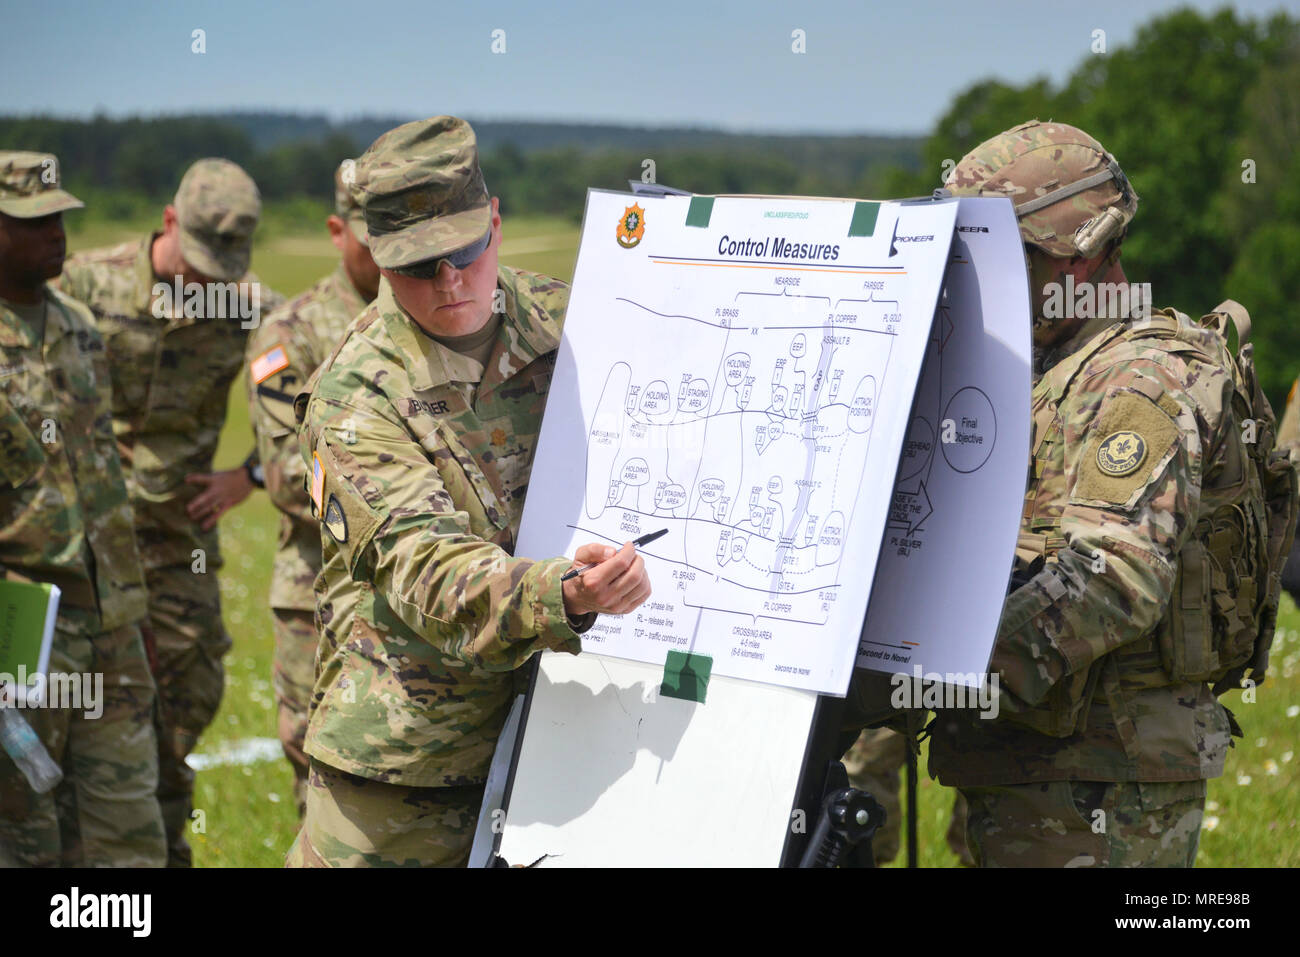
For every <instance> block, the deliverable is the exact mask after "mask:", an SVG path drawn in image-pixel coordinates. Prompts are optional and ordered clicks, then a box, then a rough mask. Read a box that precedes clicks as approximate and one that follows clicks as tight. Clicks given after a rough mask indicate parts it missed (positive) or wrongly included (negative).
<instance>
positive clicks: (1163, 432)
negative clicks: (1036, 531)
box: [1070, 390, 1179, 509]
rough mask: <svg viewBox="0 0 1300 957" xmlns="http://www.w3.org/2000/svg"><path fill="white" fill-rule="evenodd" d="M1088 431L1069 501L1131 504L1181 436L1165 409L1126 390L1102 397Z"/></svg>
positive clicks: (1160, 471)
mask: <svg viewBox="0 0 1300 957" xmlns="http://www.w3.org/2000/svg"><path fill="white" fill-rule="evenodd" d="M1091 431H1092V435H1091V437H1090V438H1089V440H1088V442H1087V443H1086V445H1085V446H1084V448H1083V449H1082V450H1081V451H1082V454H1081V455H1080V457H1079V459H1078V470H1077V473H1076V475H1075V481H1074V487H1073V488H1072V489H1071V491H1070V501H1071V502H1074V503H1082V504H1088V505H1104V506H1118V507H1120V508H1123V509H1130V508H1133V507H1135V506H1136V505H1137V503H1138V502H1139V501H1140V500H1141V498H1142V496H1143V495H1144V494H1145V490H1146V489H1147V488H1148V487H1149V486H1150V485H1151V483H1152V482H1154V481H1156V480H1157V479H1158V478H1159V477H1160V475H1162V474H1163V473H1164V470H1165V466H1166V465H1168V463H1169V461H1170V460H1171V458H1172V450H1173V448H1174V446H1175V444H1176V443H1177V442H1178V435H1179V432H1178V426H1177V424H1176V423H1175V422H1174V420H1173V419H1172V418H1170V417H1169V415H1168V414H1167V413H1166V412H1165V410H1164V409H1162V408H1161V407H1160V406H1159V405H1157V404H1156V403H1155V402H1152V401H1151V400H1150V399H1148V398H1147V397H1146V396H1145V395H1141V394H1139V393H1137V392H1132V391H1128V390H1119V391H1118V392H1115V393H1112V394H1111V395H1109V396H1107V397H1106V399H1105V401H1104V403H1103V406H1102V409H1101V411H1100V413H1099V415H1098V417H1097V420H1096V423H1095V426H1094V428H1093V429H1092V430H1091Z"/></svg>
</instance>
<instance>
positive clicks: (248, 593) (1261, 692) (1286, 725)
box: [69, 211, 1300, 867]
mask: <svg viewBox="0 0 1300 957" xmlns="http://www.w3.org/2000/svg"><path fill="white" fill-rule="evenodd" d="M77 215H78V214H75V213H74V214H71V215H70V217H69V220H70V233H69V245H70V247H71V248H72V249H73V250H77V249H86V248H91V247H94V246H98V245H106V244H109V243H114V242H120V241H123V240H125V239H130V238H133V237H135V236H140V235H143V234H144V233H145V232H146V231H148V230H149V229H150V228H151V225H152V224H150V223H147V222H139V223H132V224H121V223H117V224H107V223H102V222H95V223H87V224H84V225H81V226H80V228H78V226H79V224H78V223H77V222H76V220H75V217H76V216H77ZM321 218H322V220H323V218H324V212H323V211H322V214H321ZM577 239H578V230H577V228H576V227H574V226H573V225H572V224H570V223H567V222H564V221H561V220H529V221H519V220H511V221H508V222H507V223H506V224H505V245H504V248H503V251H502V259H503V261H505V262H506V263H508V264H510V265H513V266H518V267H520V268H524V269H531V270H535V271H537V272H543V273H548V274H550V275H554V276H559V277H561V278H563V279H569V278H571V277H572V272H573V261H574V256H575V252H576V247H577ZM336 261H337V260H336V257H335V254H334V249H333V247H332V246H331V245H330V243H329V240H328V238H327V236H326V234H325V231H324V226H323V225H322V227H321V231H320V233H319V234H318V235H314V234H306V235H301V234H295V233H291V232H290V233H285V232H272V233H271V234H270V235H269V236H267V238H266V240H265V241H264V242H262V243H260V244H259V246H258V247H257V249H256V251H255V254H254V260H253V268H254V270H255V271H256V272H257V273H258V274H259V275H260V276H261V278H262V279H263V281H264V282H266V283H268V284H269V285H270V286H271V287H272V288H274V289H276V290H278V291H279V292H282V293H284V294H286V295H294V294H296V293H298V292H300V291H302V290H303V289H305V288H306V287H307V286H309V285H311V284H312V283H313V282H315V280H316V279H318V278H319V277H320V276H322V275H324V274H326V273H327V272H329V271H330V270H332V269H333V268H334V266H335V263H336ZM251 445H252V435H251V433H250V431H249V426H248V408H247V405H246V403H245V401H244V387H243V383H242V382H237V383H236V384H235V386H234V387H233V388H232V389H231V393H230V403H229V412H228V416H227V420H226V426H225V430H224V432H223V433H222V437H221V444H220V447H219V449H218V452H217V467H218V468H230V467H233V466H234V465H237V464H238V463H239V462H240V461H242V460H243V458H244V456H245V455H246V454H247V452H248V450H249V448H250V447H251ZM277 529H278V519H277V515H276V512H275V510H274V508H272V506H271V504H270V502H269V501H268V500H267V498H266V496H265V494H263V493H260V492H258V493H254V495H253V496H251V497H250V498H249V499H248V501H247V502H245V503H244V504H243V505H242V506H240V507H239V508H238V509H235V510H234V511H232V512H230V513H228V514H227V515H226V516H225V517H224V518H223V519H222V522H221V544H222V552H223V554H224V557H225V567H224V568H223V569H222V570H221V573H220V577H221V591H222V603H223V614H224V617H225V623H226V628H227V630H228V631H229V632H230V634H231V636H232V637H233V639H234V649H233V650H232V651H231V653H230V655H229V656H228V657H227V658H226V674H227V687H226V696H225V699H224V701H223V702H222V706H221V711H220V713H219V714H218V715H217V718H216V721H215V722H214V723H213V724H212V726H211V727H210V728H209V729H208V731H207V733H206V734H205V735H204V736H203V739H202V740H201V741H200V742H199V748H198V750H199V751H200V752H202V753H205V754H212V753H219V752H222V751H223V750H227V749H230V748H232V747H234V746H235V745H236V744H237V743H238V742H242V741H246V740H248V739H252V738H274V737H275V700H274V694H273V692H272V690H271V656H272V651H273V644H272V637H271V619H270V613H269V611H268V610H267V605H266V596H267V590H268V587H269V582H270V573H271V559H272V556H273V554H274V551H275V545H276V535H277ZM1283 601H1284V612H1283V614H1282V617H1281V626H1280V628H1279V634H1278V638H1277V642H1276V644H1275V645H1274V649H1273V657H1272V662H1273V670H1272V672H1271V676H1270V678H1269V680H1268V682H1267V683H1266V684H1265V685H1264V686H1263V687H1261V688H1259V689H1258V690H1257V692H1256V701H1255V702H1254V703H1245V702H1242V701H1241V700H1240V697H1241V696H1240V695H1239V694H1232V695H1229V696H1228V697H1227V698H1226V699H1225V702H1226V703H1227V704H1228V706H1229V707H1231V708H1232V710H1233V711H1234V712H1235V713H1236V715H1237V718H1238V720H1239V721H1240V723H1241V725H1242V727H1243V728H1244V729H1245V732H1246V736H1245V738H1244V740H1239V741H1237V743H1236V747H1235V748H1234V749H1233V750H1232V752H1231V753H1230V754H1229V757H1228V765H1227V770H1226V772H1225V774H1224V776H1223V777H1221V778H1219V779H1217V780H1215V781H1212V782H1210V787H1209V803H1208V805H1207V813H1206V821H1205V827H1204V830H1203V831H1202V836H1201V849H1200V856H1199V858H1198V861H1197V863H1198V866H1203V867H1204V866H1214V867H1252V866H1271V867H1295V866H1300V825H1298V824H1297V820H1298V819H1300V814H1298V813H1297V808H1298V807H1300V798H1297V796H1296V792H1295V791H1294V790H1293V789H1294V788H1295V787H1296V785H1297V783H1300V777H1298V775H1297V767H1298V766H1300V762H1298V761H1297V759H1296V756H1295V750H1296V742H1297V737H1300V735H1297V731H1298V730H1300V676H1297V663H1300V613H1297V611H1296V609H1295V607H1294V606H1293V605H1292V604H1291V602H1290V600H1289V599H1285V598H1284V599H1283ZM924 757H925V756H924V754H923V755H922V773H921V776H920V777H921V784H920V789H919V794H918V828H919V834H920V841H919V843H920V863H921V866H923V867H952V866H955V865H956V859H955V858H954V857H953V856H952V854H951V853H950V852H949V851H948V849H947V847H946V845H945V844H944V841H943V835H944V832H945V830H946V828H947V824H948V814H949V811H950V808H951V803H952V798H951V792H947V791H946V789H944V788H941V787H939V785H937V784H936V783H934V782H933V781H931V780H929V779H928V778H927V777H926V775H925V772H924ZM291 779H292V775H291V773H290V771H289V767H288V765H287V764H286V763H285V762H284V761H283V760H270V761H260V762H256V763H251V764H244V765H237V764H229V765H225V766H218V767H213V768H211V769H209V770H204V771H201V772H200V773H199V775H198V785H197V790H196V793H195V807H196V808H197V809H199V810H202V811H203V815H202V820H201V821H196V822H195V823H196V826H197V825H198V824H200V823H201V824H202V827H203V830H202V832H200V833H194V834H192V835H191V843H192V844H193V846H194V859H195V863H196V864H197V865H199V866H204V867H279V866H281V864H282V863H283V860H284V854H285V851H286V850H287V849H288V847H289V844H290V843H291V842H292V840H293V837H294V834H295V833H296V830H297V821H296V815H295V813H294V808H293V800H292V794H291V790H290V783H291ZM901 864H902V861H901V860H900V861H898V862H896V863H895V866H901Z"/></svg>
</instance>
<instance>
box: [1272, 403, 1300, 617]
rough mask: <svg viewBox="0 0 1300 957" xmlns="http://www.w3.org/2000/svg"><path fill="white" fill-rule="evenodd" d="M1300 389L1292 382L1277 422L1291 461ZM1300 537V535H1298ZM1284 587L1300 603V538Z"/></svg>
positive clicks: (1296, 447) (1298, 442)
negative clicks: (1279, 419)
mask: <svg viewBox="0 0 1300 957" xmlns="http://www.w3.org/2000/svg"><path fill="white" fill-rule="evenodd" d="M1298 391H1300V379H1297V380H1296V381H1295V382H1293V383H1291V391H1290V392H1288V393H1287V396H1286V411H1285V412H1283V413H1282V419H1281V421H1280V422H1278V424H1277V447H1278V448H1279V449H1282V450H1283V451H1286V452H1289V453H1290V454H1291V461H1292V462H1296V461H1297V460H1300V401H1297V398H1296V393H1297V392H1298ZM1297 538H1298V539H1300V536H1297ZM1282 587H1283V588H1285V589H1286V591H1287V593H1288V594H1289V595H1290V596H1291V600H1292V601H1294V602H1295V603H1296V604H1297V605H1300V540H1298V541H1296V542H1294V543H1292V545H1291V554H1290V556H1289V557H1288V558H1287V562H1286V567H1285V568H1283V569H1282Z"/></svg>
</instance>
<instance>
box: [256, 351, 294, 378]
mask: <svg viewBox="0 0 1300 957" xmlns="http://www.w3.org/2000/svg"><path fill="white" fill-rule="evenodd" d="M288 364H289V356H288V355H287V354H286V353H285V351H284V346H276V347H275V348H274V349H267V350H266V351H265V352H263V353H262V354H261V355H260V356H258V357H257V358H256V359H254V360H253V361H252V362H250V363H249V364H248V372H249V375H251V376H252V377H253V384H254V385H261V384H262V382H264V381H265V380H266V379H269V378H270V377H271V376H273V375H275V374H276V373H277V372H279V371H280V370H281V369H283V368H284V367H285V366H287V365H288Z"/></svg>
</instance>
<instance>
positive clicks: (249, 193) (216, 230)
mask: <svg viewBox="0 0 1300 957" xmlns="http://www.w3.org/2000/svg"><path fill="white" fill-rule="evenodd" d="M174 205H175V206H176V218H177V220H178V222H179V225H180V245H181V255H182V256H184V257H185V261H186V262H187V263H189V265H191V266H193V267H194V268H195V269H197V270H198V271H199V272H201V273H203V274H204V275H205V276H208V277H210V278H212V279H220V280H223V281H224V280H232V279H238V278H239V277H240V276H242V275H244V273H246V272H248V261H249V259H250V258H251V257H252V253H253V230H254V229H256V228H257V220H258V218H259V217H260V216H261V215H262V196H261V194H260V193H258V191H257V184H256V183H254V182H253V179H252V177H251V176H249V175H248V174H247V173H245V172H244V171H243V170H242V169H241V168H240V167H239V166H237V165H236V164H234V163H232V162H230V160H227V159H201V160H199V161H198V162H197V163H195V164H194V165H193V166H191V167H190V168H189V169H188V170H186V171H185V175H184V177H182V178H181V185H180V188H179V189H178V190H176V201H175V204H174Z"/></svg>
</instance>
